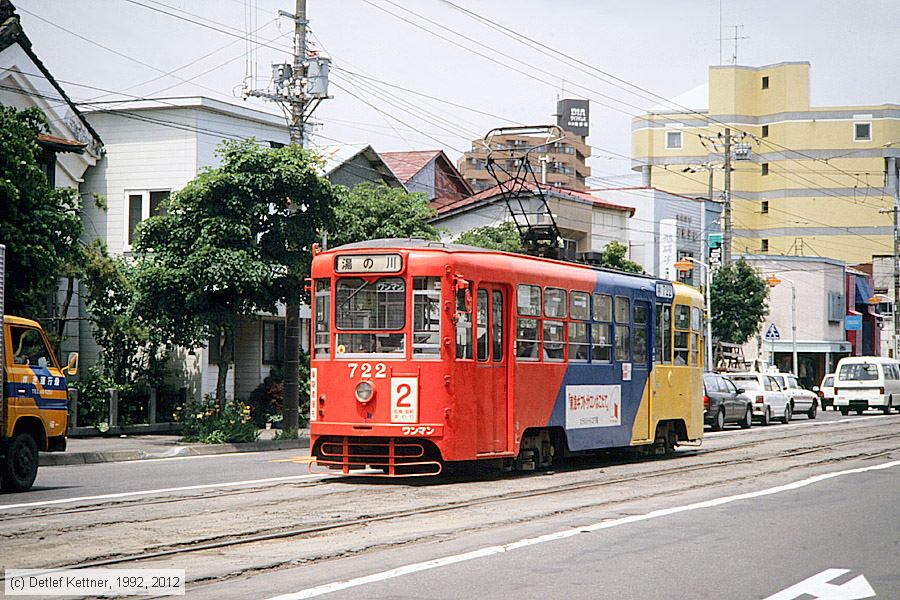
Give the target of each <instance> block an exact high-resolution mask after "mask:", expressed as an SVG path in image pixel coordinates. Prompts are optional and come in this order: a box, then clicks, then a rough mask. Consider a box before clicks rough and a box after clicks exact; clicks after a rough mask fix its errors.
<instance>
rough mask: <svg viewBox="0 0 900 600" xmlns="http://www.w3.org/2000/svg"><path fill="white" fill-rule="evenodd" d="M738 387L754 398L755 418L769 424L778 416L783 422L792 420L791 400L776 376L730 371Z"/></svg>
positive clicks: (730, 377)
mask: <svg viewBox="0 0 900 600" xmlns="http://www.w3.org/2000/svg"><path fill="white" fill-rule="evenodd" d="M727 377H728V378H729V379H730V380H731V381H732V383H734V385H736V386H737V387H741V388H744V389H745V390H746V394H747V395H748V396H750V397H751V398H752V399H753V418H754V419H756V420H758V421H759V422H760V423H762V424H763V425H768V424H769V423H771V422H772V420H773V419H775V417H776V416H777V417H778V418H779V419H781V422H782V423H788V422H790V420H791V401H790V399H789V398H788V395H787V394H785V393H784V391H783V390H782V389H781V386H780V385H779V384H778V382H777V381H776V380H775V378H774V377H772V376H771V375H769V374H767V373H758V372H748V373H728V375H727Z"/></svg>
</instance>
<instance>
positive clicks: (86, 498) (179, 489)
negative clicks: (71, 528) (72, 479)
mask: <svg viewBox="0 0 900 600" xmlns="http://www.w3.org/2000/svg"><path fill="white" fill-rule="evenodd" d="M322 477H329V475H327V474H315V473H314V474H310V475H288V476H286V477H267V478H265V479H246V480H244V481H227V482H222V483H205V484H202V485H187V486H183V487H171V488H159V489H155V490H140V491H136V492H119V493H116V494H100V495H98V496H76V497H74V498H60V499H58V500H41V501H38V502H22V503H20V504H2V505H0V510H9V509H11V508H33V507H36V506H53V505H56V504H70V503H73V502H87V501H90V500H113V499H116V498H129V497H132V496H152V495H154V494H168V493H170V492H186V491H191V490H204V489H209V488H218V487H239V486H243V485H255V484H257V483H276V482H279V481H302V480H304V479H316V478H322Z"/></svg>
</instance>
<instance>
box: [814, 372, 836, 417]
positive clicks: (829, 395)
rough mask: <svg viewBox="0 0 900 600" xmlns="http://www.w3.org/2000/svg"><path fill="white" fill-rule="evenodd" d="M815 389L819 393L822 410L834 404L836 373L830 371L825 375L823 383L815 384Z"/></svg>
mask: <svg viewBox="0 0 900 600" xmlns="http://www.w3.org/2000/svg"><path fill="white" fill-rule="evenodd" d="M813 391H814V392H815V393H816V394H818V395H819V402H821V403H822V410H825V409H827V408H828V407H829V406H834V373H829V374H828V375H826V376H825V377H823V378H822V383H821V384H820V385H817V386H815V387H814V388H813ZM835 410H837V409H835Z"/></svg>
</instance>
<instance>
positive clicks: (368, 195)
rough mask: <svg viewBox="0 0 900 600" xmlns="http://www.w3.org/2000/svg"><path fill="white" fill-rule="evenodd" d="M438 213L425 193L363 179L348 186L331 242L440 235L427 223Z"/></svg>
mask: <svg viewBox="0 0 900 600" xmlns="http://www.w3.org/2000/svg"><path fill="white" fill-rule="evenodd" d="M436 214H437V213H436V212H435V211H434V209H432V208H431V207H430V206H429V202H428V197H427V196H426V195H425V194H422V193H412V194H411V193H409V192H406V191H404V190H402V189H400V188H392V187H389V186H387V185H385V184H383V183H379V184H372V183H363V184H360V185H358V186H356V187H355V188H353V189H352V190H345V191H344V194H343V197H342V198H341V201H340V202H339V203H338V204H337V206H336V207H335V227H334V228H333V229H329V230H328V239H329V246H332V247H334V246H340V245H342V244H350V243H353V242H364V241H366V240H374V239H380V238H409V237H415V238H424V239H427V240H437V239H439V238H440V235H439V234H438V231H437V229H436V228H435V227H433V226H432V225H430V224H429V223H428V220H429V219H431V218H433V217H434V216H435V215H436Z"/></svg>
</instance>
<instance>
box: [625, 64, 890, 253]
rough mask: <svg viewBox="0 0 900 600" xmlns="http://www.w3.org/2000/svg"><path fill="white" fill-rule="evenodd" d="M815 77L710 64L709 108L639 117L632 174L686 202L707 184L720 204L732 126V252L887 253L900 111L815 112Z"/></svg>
mask: <svg viewBox="0 0 900 600" xmlns="http://www.w3.org/2000/svg"><path fill="white" fill-rule="evenodd" d="M809 73H810V64H809V63H808V62H783V63H778V64H774V65H766V66H762V67H746V66H736V65H726V66H712V67H710V69H709V93H708V102H707V106H705V107H698V106H682V105H681V104H683V103H684V102H687V101H682V102H681V103H678V102H677V101H673V102H672V103H669V104H668V105H664V106H662V107H659V108H660V110H658V111H654V112H651V113H648V114H645V115H642V116H639V117H635V118H634V119H633V121H632V168H633V169H634V170H636V171H641V172H642V173H643V180H644V185H652V186H655V187H659V188H662V189H665V190H667V191H670V192H674V193H679V194H685V195H691V196H706V195H707V194H708V189H709V188H710V181H712V188H713V196H714V197H715V198H720V197H721V195H722V190H723V186H724V169H723V164H724V156H725V155H724V130H725V128H726V127H729V128H730V129H731V133H732V137H733V139H734V141H735V142H736V144H737V147H736V151H737V158H738V159H737V160H734V161H733V162H732V180H731V189H732V208H733V224H732V226H733V229H734V245H733V253H734V254H741V253H749V254H766V253H767V254H778V255H787V254H797V255H808V256H810V255H819V256H824V257H830V258H836V259H839V260H843V261H846V262H848V263H850V264H855V263H865V262H870V261H871V260H872V255H875V254H888V253H892V252H893V237H892V235H893V229H892V226H893V215H892V214H891V213H890V212H888V211H890V210H892V209H893V206H894V202H895V196H896V194H897V167H898V163H900V105H898V104H880V105H876V106H829V107H811V106H810V78H809ZM676 104H677V105H676Z"/></svg>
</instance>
